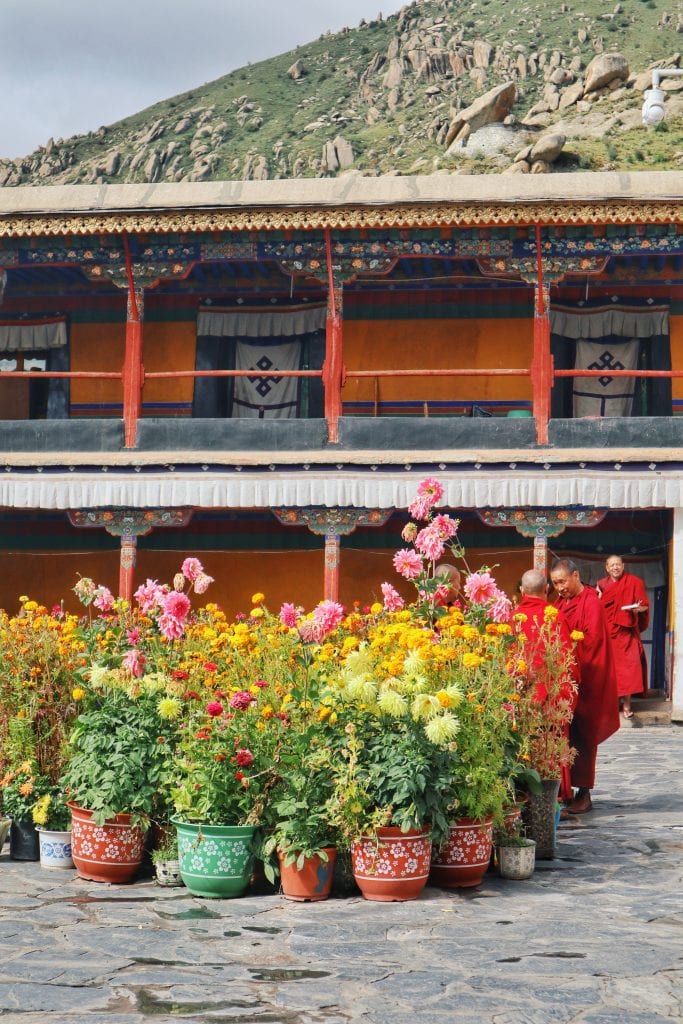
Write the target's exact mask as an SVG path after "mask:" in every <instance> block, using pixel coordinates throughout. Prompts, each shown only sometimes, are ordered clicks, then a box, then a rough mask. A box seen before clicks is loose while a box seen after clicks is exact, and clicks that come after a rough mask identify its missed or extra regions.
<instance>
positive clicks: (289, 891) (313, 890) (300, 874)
mask: <svg viewBox="0 0 683 1024" xmlns="http://www.w3.org/2000/svg"><path fill="white" fill-rule="evenodd" d="M324 849H325V853H326V854H327V860H326V861H324V860H322V859H321V858H320V857H319V856H318V855H317V854H316V855H315V856H314V857H306V858H305V859H304V862H303V864H302V866H301V868H298V867H297V864H296V861H293V862H292V863H291V864H290V865H289V866H286V865H285V859H286V854H284V853H282V851H281V850H278V851H277V859H278V861H279V864H280V880H281V882H282V894H283V896H284V897H285V899H288V900H298V901H299V902H300V903H304V902H311V903H314V902H316V901H318V900H326V899H327V897H328V896H329V895H330V889H331V888H332V875H333V873H334V862H335V860H336V859H337V851H336V850H335V848H334V847H333V846H326V847H325V848H324Z"/></svg>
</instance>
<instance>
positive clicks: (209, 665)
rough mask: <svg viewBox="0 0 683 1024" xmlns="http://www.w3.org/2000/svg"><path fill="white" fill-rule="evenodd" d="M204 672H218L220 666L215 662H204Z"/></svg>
mask: <svg viewBox="0 0 683 1024" xmlns="http://www.w3.org/2000/svg"><path fill="white" fill-rule="evenodd" d="M204 671H205V672H217V671H218V665H217V664H216V662H215V661H205V662H204Z"/></svg>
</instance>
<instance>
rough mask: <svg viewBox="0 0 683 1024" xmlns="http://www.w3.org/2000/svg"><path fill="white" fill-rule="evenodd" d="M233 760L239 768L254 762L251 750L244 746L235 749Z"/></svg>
mask: <svg viewBox="0 0 683 1024" xmlns="http://www.w3.org/2000/svg"><path fill="white" fill-rule="evenodd" d="M235 761H236V762H237V764H238V765H239V766H240V768H248V767H249V765H250V764H253V763H254V755H253V754H252V752H251V750H247V749H246V747H242V748H240V750H236V751H235Z"/></svg>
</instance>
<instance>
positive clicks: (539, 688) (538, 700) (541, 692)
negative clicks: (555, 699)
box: [532, 683, 548, 704]
mask: <svg viewBox="0 0 683 1024" xmlns="http://www.w3.org/2000/svg"><path fill="white" fill-rule="evenodd" d="M547 697H548V687H547V686H546V685H545V683H536V688H535V689H534V695H533V697H532V700H533V702H534V704H542V703H543V701H544V700H546V699H547Z"/></svg>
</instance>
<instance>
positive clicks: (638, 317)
mask: <svg viewBox="0 0 683 1024" xmlns="http://www.w3.org/2000/svg"><path fill="white" fill-rule="evenodd" d="M550 330H551V331H552V333H553V334H559V335H561V336H562V337H563V338H573V339H575V340H577V341H578V340H587V339H591V338H596V339H597V338H605V337H609V336H610V335H611V336H614V335H616V336H617V337H621V338H653V337H656V336H658V335H666V334H668V333H669V310H668V307H664V306H652V307H651V308H647V309H644V308H639V309H634V308H633V307H632V306H631V307H629V306H619V305H614V306H612V305H610V306H601V307H598V308H596V307H593V308H591V309H585V310H578V309H576V307H572V308H571V309H568V308H566V307H565V308H563V307H562V306H553V307H551V310H550Z"/></svg>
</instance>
